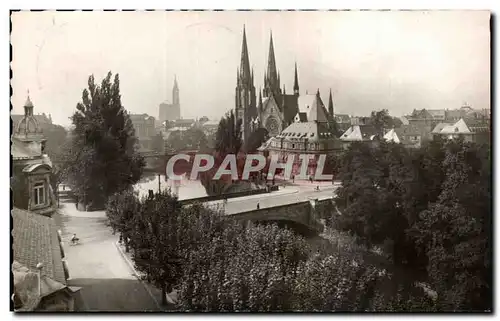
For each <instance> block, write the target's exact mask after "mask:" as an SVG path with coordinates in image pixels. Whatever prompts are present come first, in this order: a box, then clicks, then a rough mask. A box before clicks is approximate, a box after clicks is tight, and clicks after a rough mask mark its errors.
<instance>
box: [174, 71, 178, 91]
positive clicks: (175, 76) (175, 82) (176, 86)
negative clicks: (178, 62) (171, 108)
mask: <svg viewBox="0 0 500 321" xmlns="http://www.w3.org/2000/svg"><path fill="white" fill-rule="evenodd" d="M174 90H179V86H178V85H177V75H175V74H174Z"/></svg>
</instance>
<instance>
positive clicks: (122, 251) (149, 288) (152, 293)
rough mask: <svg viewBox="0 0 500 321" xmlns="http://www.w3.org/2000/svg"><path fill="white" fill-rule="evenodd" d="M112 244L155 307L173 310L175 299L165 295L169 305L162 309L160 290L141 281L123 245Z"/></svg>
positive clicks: (139, 274)
mask: <svg viewBox="0 0 500 321" xmlns="http://www.w3.org/2000/svg"><path fill="white" fill-rule="evenodd" d="M113 244H114V245H115V246H116V248H117V249H118V252H120V254H121V256H122V257H123V259H124V260H125V262H126V263H127V265H128V266H129V267H130V269H131V270H132V271H133V272H134V276H135V277H136V278H137V279H138V280H139V282H141V283H142V285H143V286H144V288H145V289H146V291H147V292H148V293H149V295H150V296H151V298H152V299H153V300H154V302H155V303H156V305H157V306H158V308H159V309H161V310H175V309H174V304H175V301H176V299H177V298H176V297H175V298H172V297H171V296H169V294H168V293H167V294H166V297H167V302H168V303H170V305H169V306H167V307H162V305H161V290H160V289H157V288H156V287H155V286H153V285H152V284H150V283H148V282H147V281H143V280H142V279H141V276H142V273H140V272H139V271H137V270H136V268H135V266H134V262H133V261H132V256H131V255H130V253H126V252H125V246H124V245H121V244H120V243H119V242H118V241H116V242H114V243H113ZM170 295H172V293H170ZM176 295H177V293H175V296H176Z"/></svg>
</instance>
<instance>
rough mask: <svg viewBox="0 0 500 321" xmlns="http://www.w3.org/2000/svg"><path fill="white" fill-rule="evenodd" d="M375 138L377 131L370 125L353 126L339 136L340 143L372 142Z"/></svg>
mask: <svg viewBox="0 0 500 321" xmlns="http://www.w3.org/2000/svg"><path fill="white" fill-rule="evenodd" d="M376 136H377V130H376V129H375V128H374V127H373V126H370V125H353V126H351V127H349V128H348V129H347V130H346V131H345V132H344V133H343V134H342V136H340V140H342V141H363V140H373V139H374V138H375V137H376Z"/></svg>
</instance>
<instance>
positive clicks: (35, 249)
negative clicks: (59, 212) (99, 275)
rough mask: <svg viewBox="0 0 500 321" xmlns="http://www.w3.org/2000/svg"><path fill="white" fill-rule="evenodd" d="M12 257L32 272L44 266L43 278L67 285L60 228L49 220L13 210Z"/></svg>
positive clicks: (23, 211)
mask: <svg viewBox="0 0 500 321" xmlns="http://www.w3.org/2000/svg"><path fill="white" fill-rule="evenodd" d="M11 213H12V221H13V225H12V226H13V228H12V237H13V246H12V248H13V256H14V257H13V258H14V260H16V261H18V262H19V263H21V264H22V265H24V266H26V267H27V268H28V269H30V270H35V271H36V265H37V264H38V263H42V264H43V269H42V275H44V276H47V277H49V278H51V279H52V280H55V281H57V282H59V283H62V284H66V278H65V276H64V268H63V263H62V257H61V249H60V245H59V237H58V233H57V227H56V224H55V222H54V220H53V219H52V218H50V217H46V216H43V215H39V214H35V213H33V212H29V211H25V210H21V209H18V208H14V209H12V211H11Z"/></svg>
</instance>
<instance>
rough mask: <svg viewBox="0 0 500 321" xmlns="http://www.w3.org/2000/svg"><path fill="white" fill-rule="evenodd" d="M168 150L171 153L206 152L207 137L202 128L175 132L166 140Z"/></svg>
mask: <svg viewBox="0 0 500 321" xmlns="http://www.w3.org/2000/svg"><path fill="white" fill-rule="evenodd" d="M165 145H166V148H167V149H168V150H170V151H182V150H205V149H206V148H207V146H208V141H207V137H206V136H205V133H203V131H202V130H201V129H200V128H197V127H191V128H188V129H187V130H185V131H181V130H179V131H173V132H171V133H170V134H169V136H168V138H167V140H166V144H165Z"/></svg>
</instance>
